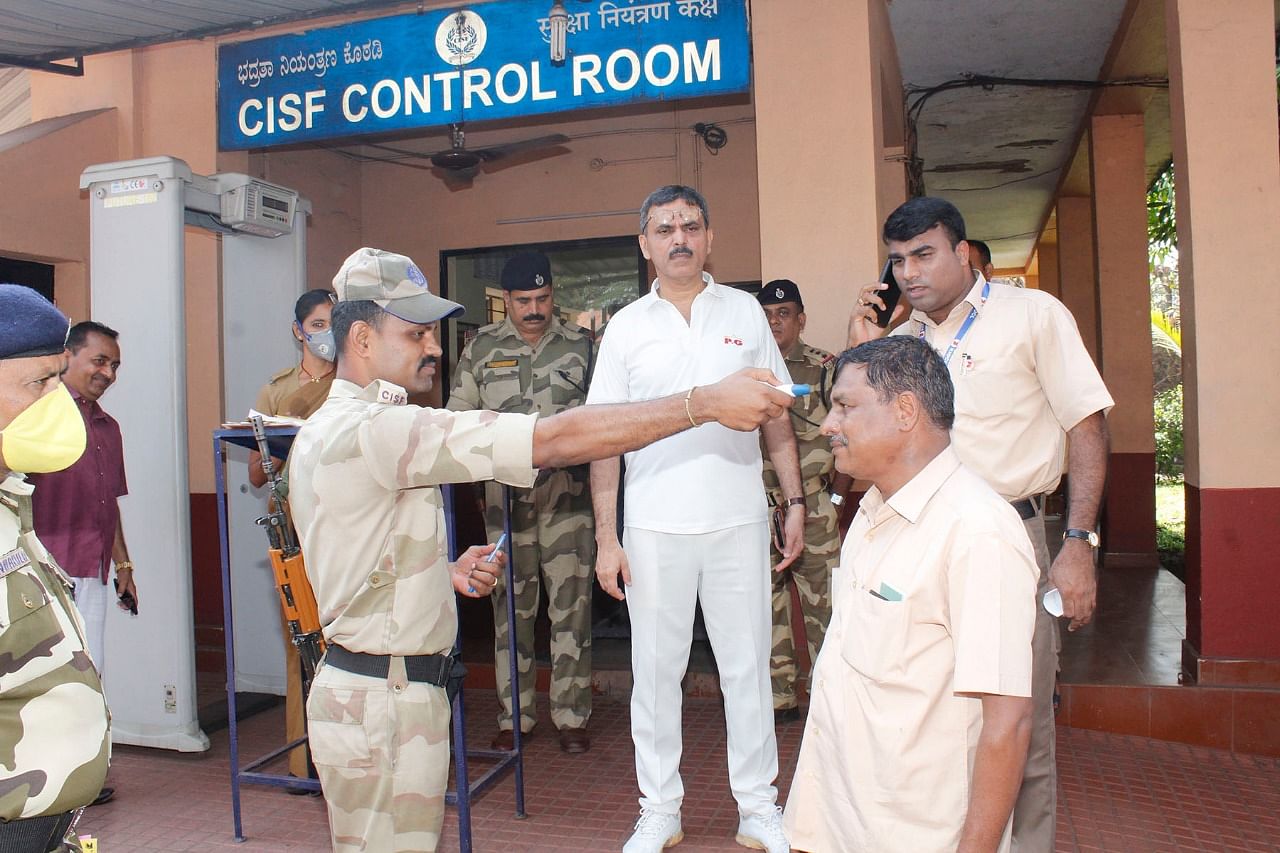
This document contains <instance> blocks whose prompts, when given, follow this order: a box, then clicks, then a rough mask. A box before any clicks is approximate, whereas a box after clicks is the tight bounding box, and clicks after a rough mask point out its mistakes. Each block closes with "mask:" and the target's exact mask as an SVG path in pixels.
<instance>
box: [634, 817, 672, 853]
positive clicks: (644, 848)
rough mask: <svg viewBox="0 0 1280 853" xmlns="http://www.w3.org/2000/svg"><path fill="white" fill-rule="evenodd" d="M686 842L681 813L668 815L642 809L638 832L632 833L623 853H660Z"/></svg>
mask: <svg viewBox="0 0 1280 853" xmlns="http://www.w3.org/2000/svg"><path fill="white" fill-rule="evenodd" d="M683 840H684V831H683V830H682V829H681V828H680V813H679V812H676V813H675V814H667V813H666V812H657V811H654V810H653V809H641V810H640V819H639V820H638V821H636V831H635V832H633V833H631V837H630V838H628V839H627V843H626V844H624V845H623V846H622V853H659V851H661V850H664V849H666V848H667V847H675V846H676V845H677V844H679V843H680V842H681V841H683Z"/></svg>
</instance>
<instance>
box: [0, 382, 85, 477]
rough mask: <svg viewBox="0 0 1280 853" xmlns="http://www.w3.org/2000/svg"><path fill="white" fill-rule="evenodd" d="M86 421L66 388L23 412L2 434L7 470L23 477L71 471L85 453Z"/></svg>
mask: <svg viewBox="0 0 1280 853" xmlns="http://www.w3.org/2000/svg"><path fill="white" fill-rule="evenodd" d="M85 440H86V436H85V431H84V418H82V417H81V416H80V410H79V409H78V408H76V401H75V400H74V399H72V397H71V392H70V391H68V390H67V386H66V385H59V386H58V390H56V391H53V392H50V393H48V394H45V395H44V396H43V397H41V398H40V399H39V400H36V401H35V402H34V403H32V404H31V405H30V406H27V408H25V409H23V410H22V411H21V412H20V413H19V414H18V416H17V417H16V418H14V419H13V420H12V421H11V422H10V423H9V425H8V426H7V427H5V428H4V429H3V430H0V456H3V457H4V464H5V467H6V468H8V469H9V470H10V471H18V472H20V473H23V474H48V473H50V472H53V471H61V470H62V469H64V468H70V467H71V466H72V465H74V464H75V462H76V460H77V459H79V458H80V456H81V454H83V453H84V448H85Z"/></svg>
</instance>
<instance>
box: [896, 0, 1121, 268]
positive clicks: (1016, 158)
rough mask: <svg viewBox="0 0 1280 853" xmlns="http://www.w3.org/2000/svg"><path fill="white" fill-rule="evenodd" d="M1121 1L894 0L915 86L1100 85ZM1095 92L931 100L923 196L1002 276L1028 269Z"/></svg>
mask: <svg viewBox="0 0 1280 853" xmlns="http://www.w3.org/2000/svg"><path fill="white" fill-rule="evenodd" d="M1124 7H1125V2H1124V0H1067V2H1064V0H977V1H976V2H974V0H892V5H890V7H889V14H890V19H891V21H892V24H893V33H894V39H895V40H896V41H897V46H898V56H899V59H900V61H901V64H902V78H903V81H904V82H905V83H906V84H907V85H908V86H917V87H927V86H936V85H938V84H940V83H945V82H947V81H950V80H956V79H958V78H960V77H962V76H963V75H966V74H973V75H984V76H991V77H1003V78H1024V79H1033V80H1048V79H1057V80H1085V81H1095V80H1097V79H1098V76H1099V73H1100V72H1101V70H1102V66H1103V62H1104V60H1105V59H1106V54H1107V50H1108V48H1109V47H1110V46H1111V42H1112V40H1113V38H1114V36H1115V33H1116V29H1117V27H1118V25H1119V23H1120V19H1121V16H1122V14H1123V12H1124ZM1090 98H1091V92H1090V91H1088V90H1083V89H1070V88H1031V87H1024V86H996V87H994V88H990V89H987V88H980V87H974V88H960V89H954V90H950V91H944V92H940V93H938V94H936V95H933V96H931V97H930V98H929V100H928V101H927V102H926V104H925V105H924V107H923V109H922V111H921V114H920V118H919V122H918V124H917V131H916V132H917V137H918V140H919V144H918V149H917V153H918V155H919V157H920V158H921V159H922V160H923V169H924V182H925V189H926V190H927V191H928V193H929V194H931V195H940V196H943V197H945V198H947V199H949V200H950V201H952V202H954V203H955V204H956V206H958V207H959V208H960V211H961V213H963V214H964V217H965V223H966V226H967V228H968V231H969V234H970V236H972V237H975V238H978V239H982V240H986V241H987V242H988V243H990V244H991V248H992V252H993V254H994V255H995V263H996V266H997V267H1001V266H1008V267H1020V266H1022V265H1023V264H1024V263H1026V261H1027V258H1028V255H1029V254H1030V251H1031V247H1032V244H1033V243H1034V241H1035V237H1036V233H1035V232H1036V231H1037V230H1038V229H1039V227H1040V225H1041V224H1042V222H1043V221H1044V217H1045V215H1046V213H1047V209H1048V206H1049V204H1050V203H1051V201H1052V199H1053V194H1054V190H1055V188H1056V187H1057V185H1058V181H1059V178H1060V176H1061V173H1062V170H1063V168H1064V167H1065V166H1066V165H1067V160H1068V158H1069V157H1070V156H1071V154H1072V150H1073V148H1074V145H1075V142H1076V140H1077V138H1078V134H1079V130H1080V125H1081V122H1082V121H1083V119H1084V116H1085V112H1086V110H1087V108H1088V105H1089V101H1090Z"/></svg>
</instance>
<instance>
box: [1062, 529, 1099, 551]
mask: <svg viewBox="0 0 1280 853" xmlns="http://www.w3.org/2000/svg"><path fill="white" fill-rule="evenodd" d="M1068 539H1083V540H1084V541H1085V542H1088V543H1089V544H1090V545H1091V546H1092V547H1094V548H1097V547H1098V534H1096V533H1094V532H1093V531H1092V530H1082V529H1081V528H1079V527H1068V528H1067V529H1066V530H1064V531H1062V541H1063V542H1065V541H1067V540H1068Z"/></svg>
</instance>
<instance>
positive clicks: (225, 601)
mask: <svg viewBox="0 0 1280 853" xmlns="http://www.w3.org/2000/svg"><path fill="white" fill-rule="evenodd" d="M266 432H267V440H268V443H269V444H270V446H271V450H272V455H273V456H275V455H277V451H279V453H278V455H279V457H280V458H284V457H285V456H287V455H288V450H289V447H290V446H292V444H293V438H294V436H295V435H297V433H298V430H297V428H296V427H267V430H266ZM228 443H229V444H235V445H238V446H240V447H245V448H248V449H250V450H256V449H257V444H256V443H255V441H254V438H253V433H252V432H251V431H250V430H249V429H248V428H241V429H216V430H214V431H213V472H214V479H215V481H216V485H217V501H218V548H219V552H220V554H221V558H222V619H223V624H224V631H223V633H224V636H225V641H226V655H227V732H228V738H229V746H230V750H229V751H230V756H229V758H230V764H231V819H232V823H233V825H234V828H235V834H234V836H233V838H234V839H235V841H237V842H243V841H244V840H245V834H244V825H243V822H242V820H241V816H240V785H241V784H242V783H249V784H255V785H269V786H272V787H277V788H293V789H297V790H303V791H319V790H320V780H319V779H299V778H297V777H294V776H284V775H280V774H278V773H265V772H259V771H258V768H260V767H263V766H265V765H267V764H269V763H271V762H272V761H274V760H276V759H277V758H279V757H280V756H281V755H284V754H285V753H286V752H288V751H289V750H291V749H293V748H295V747H298V746H301V745H303V744H305V743H306V741H307V739H306V737H305V736H304V737H301V738H298V739H297V740H295V741H292V742H291V743H287V744H285V745H284V746H282V747H280V748H278V749H274V750H272V751H271V752H268V753H267V754H266V755H263V756H261V757H260V758H257V759H255V760H253V761H251V762H250V763H249V764H246V765H245V766H244V767H241V766H240V746H239V732H238V724H237V722H236V658H235V631H234V622H233V621H232V615H233V614H232V604H231V547H230V541H229V534H228V530H227V527H228V521H227V482H226V462H227V453H226V446H225V445H226V444H228ZM442 488H443V493H444V502H445V530H446V532H447V535H448V539H449V559H450V560H455V559H457V546H456V543H455V536H454V516H453V488H452V487H451V486H444V487H442ZM503 496H504V503H505V505H506V510H507V512H506V532H507V542H508V543H509V542H511V512H510V509H511V489H510V487H504V489H503ZM512 551H514V549H513V548H512V547H511V546H510V545H508V546H507V566H506V570H505V577H506V582H507V590H508V592H509V593H510V591H511V590H512V589H513V588H514V577H515V575H514V566H515V559H514V557H513V556H512ZM507 618H508V619H509V620H510V624H511V625H513V626H514V625H515V599H514V597H513V596H512V595H510V594H508V595H507ZM513 636H514V633H513ZM460 644H461V631H459V640H458V646H456V647H455V650H457V649H458V648H460ZM510 666H511V689H512V694H513V702H512V709H513V712H514V718H515V719H516V720H519V719H520V679H519V672H518V667H517V658H516V645H515V643H514V642H512V643H511V647H510ZM515 728H516V736H515V749H514V750H512V751H511V752H504V751H501V750H492V749H482V750H473V751H470V752H468V750H467V749H466V743H467V739H466V712H465V709H464V703H463V694H462V692H461V691H459V693H458V697H457V699H456V700H455V701H454V703H453V757H454V766H455V771H456V779H457V782H458V790H456V791H449V792H447V793H446V794H445V802H447V803H450V804H454V805H456V806H457V807H458V846H459V848H460V849H461V853H471V798H472V797H474V796H476V795H477V794H479V793H481V792H482V791H484V790H485V789H487V788H489V787H491V786H492V785H493V784H495V783H496V782H497V781H498V779H499V778H501V776H502V774H503V773H504V772H506V770H507V769H508V768H512V767H514V768H515V793H516V816H517V817H521V818H522V817H524V816H525V812H524V752H523V744H522V743H521V737H520V727H519V725H516V727H515ZM468 758H491V759H496V763H495V764H494V766H493V767H491V768H489V769H488V770H486V771H485V772H484V773H483V774H482V775H481V776H480V778H478V779H476V780H475V781H474V782H471V781H469V778H468V775H467V759H468ZM464 781H465V782H466V784H462V783H463V782H464Z"/></svg>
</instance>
